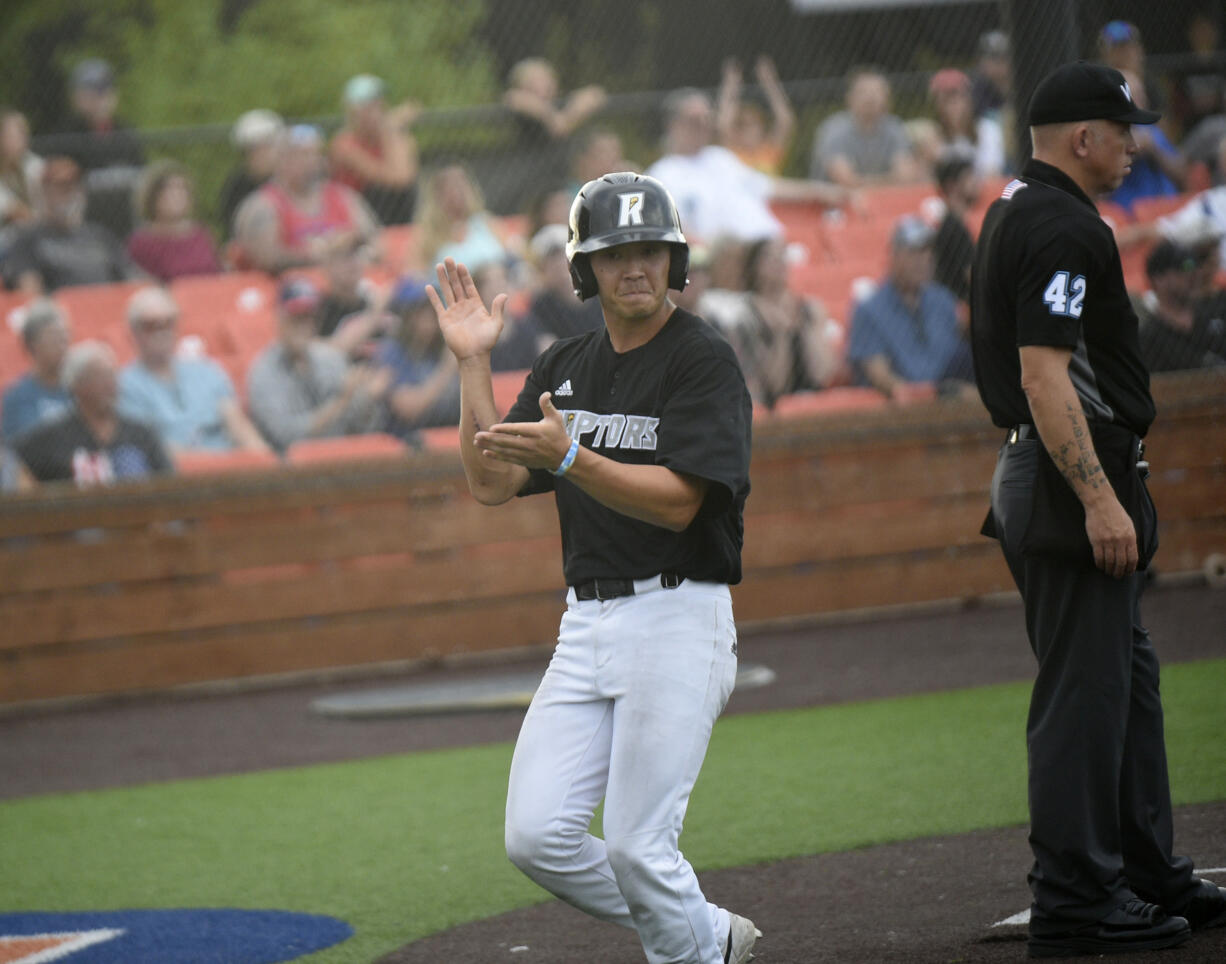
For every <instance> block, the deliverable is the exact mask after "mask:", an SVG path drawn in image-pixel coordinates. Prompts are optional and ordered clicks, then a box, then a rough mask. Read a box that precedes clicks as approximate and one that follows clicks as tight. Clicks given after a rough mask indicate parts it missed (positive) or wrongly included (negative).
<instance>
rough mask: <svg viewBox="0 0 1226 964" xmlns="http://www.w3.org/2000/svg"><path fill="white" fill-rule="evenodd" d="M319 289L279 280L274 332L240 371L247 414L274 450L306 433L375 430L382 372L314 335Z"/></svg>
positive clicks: (378, 422)
mask: <svg viewBox="0 0 1226 964" xmlns="http://www.w3.org/2000/svg"><path fill="white" fill-rule="evenodd" d="M319 301H320V295H319V290H318V289H317V288H316V287H315V285H314V284H312V283H311V282H310V281H307V280H305V279H291V280H289V281H286V282H285V283H283V284H282V285H281V288H280V290H279V292H278V297H277V340H276V341H274V342H273V343H272V344H271V345H269V346H268V347H267V348H266V349H264V351H263V352H261V353H260V354H259V355H258V356H257V357H256V359H255V361H254V362H252V364H251V368H250V370H249V371H248V372H247V397H248V407H249V408H250V410H251V416H252V418H253V419H254V421H255V423H256V425H257V426H258V427H259V429H260V431H261V432H262V433H263V434H264V437H265V438H266V439H267V440H268V441H269V442H270V443H271V444H272V446H273V447H274V448H275V449H277V450H278V451H284V450H285V449H287V448H288V447H289V446H290V445H292V444H293V443H294V442H297V441H300V440H302V439H308V438H332V437H336V436H341V435H353V434H361V433H363V432H373V431H377V430H378V429H379V427H380V426H381V424H382V417H383V413H382V406H381V401H382V399H383V397H384V395H385V393H386V392H387V388H388V384H389V378H388V375H387V373H386V372H384V371H380V370H376V369H374V368H371V367H369V366H365V365H355V366H353V367H350V366H349V364H348V362H347V361H346V359H345V356H344V355H343V354H342V353H341V352H340V351H339V350H337V349H336V348H335V347H334V346H332V345H330V344H328V343H327V342H324V341H321V340H319V339H318V338H317V337H316V325H317V321H316V311H317V310H318V308H319Z"/></svg>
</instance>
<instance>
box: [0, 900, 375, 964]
mask: <svg viewBox="0 0 1226 964" xmlns="http://www.w3.org/2000/svg"><path fill="white" fill-rule="evenodd" d="M352 936H353V928H352V927H350V926H349V925H348V924H346V923H345V922H344V921H341V920H337V919H336V918H335V917H323V916H320V915H316V914H296V913H291V912H289V911H281V910H119V911H96V912H82V913H74V914H51V913H37V912H32V913H18V914H0V964H52V962H61V961H62V962H63V964H144V962H149V964H155V962H156V964H189V962H191V964H202V962H206V961H207V962H216V964H223V962H224V964H277V962H279V961H293V960H297V959H298V958H300V957H304V956H305V955H307V954H312V953H314V952H315V951H320V950H323V949H324V948H325V947H331V946H333V945H334V944H339V943H340V942H341V941H344V940H347V939H348V938H350V937H352Z"/></svg>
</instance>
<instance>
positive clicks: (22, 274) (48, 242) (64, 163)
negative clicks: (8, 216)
mask: <svg viewBox="0 0 1226 964" xmlns="http://www.w3.org/2000/svg"><path fill="white" fill-rule="evenodd" d="M42 195H43V211H42V216H41V217H40V218H39V219H38V220H37V221H35V222H33V223H32V224H28V225H25V226H24V227H22V228H21V229H20V230H19V231H18V232H17V234H16V235H15V236H14V238H13V242H12V245H11V246H10V248H9V250H8V254H7V255H6V257H5V259H4V278H5V282H6V283H7V284H8V286H9V287H10V288H18V289H20V290H22V291H26V292H28V293H30V294H43V293H46V292H51V291H55V290H56V289H57V288H66V287H70V286H72V285H88V284H106V283H108V282H112V281H126V280H128V279H130V278H135V277H138V276H139V274H140V272H139V271H138V270H137V268H136V266H135V265H134V264H133V263H132V261H131V259H130V258H129V257H128V253H127V251H126V250H125V249H124V246H123V245H122V244H121V243H120V242H119V239H118V238H116V237H115V235H114V234H113V233H111V232H110V231H109V230H108V229H107V228H106V227H104V226H102V225H99V224H93V223H90V222H87V221H86V220H85V212H86V195H85V188H84V186H83V184H82V176H81V169H80V167H78V165H77V163H76V161H74V160H72V159H71V158H68V157H51V158H48V159H47V161H46V163H45V164H44V166H43V176H42Z"/></svg>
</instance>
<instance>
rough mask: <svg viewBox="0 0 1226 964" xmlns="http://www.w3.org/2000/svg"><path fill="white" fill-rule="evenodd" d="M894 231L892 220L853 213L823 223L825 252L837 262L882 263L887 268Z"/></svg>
mask: <svg viewBox="0 0 1226 964" xmlns="http://www.w3.org/2000/svg"><path fill="white" fill-rule="evenodd" d="M893 229H894V219H893V218H887V217H882V216H880V215H873V214H870V215H859V214H854V213H853V214H850V215H848V216H847V217H844V218H838V219H829V218H828V219H826V220H825V221H824V222H823V233H824V236H825V239H826V248H827V250H828V251H829V252H830V254H831V255H832V257H833V260H835V261H847V262H863V261H879V262H880V263H881V264H883V265H884V264H885V261H886V257H887V253H888V250H889V244H890V232H891V231H892V230H893Z"/></svg>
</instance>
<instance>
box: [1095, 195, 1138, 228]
mask: <svg viewBox="0 0 1226 964" xmlns="http://www.w3.org/2000/svg"><path fill="white" fill-rule="evenodd" d="M1097 206H1098V213H1099V216H1100V217H1101V218H1102V219H1103V220H1104V221H1106V222H1107V224H1108V226H1109V227H1110V228H1111V230H1112V231H1114V230H1116V229H1117V228H1122V227H1123V226H1124V225H1125V224H1131V223H1132V215H1131V214H1129V213H1128V211H1127V210H1126V209H1125V208H1123V207H1121V206H1120V205H1118V204H1116V203H1115V202H1114V201H1107V200H1105V199H1104V200H1099V201H1098V204H1097Z"/></svg>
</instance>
